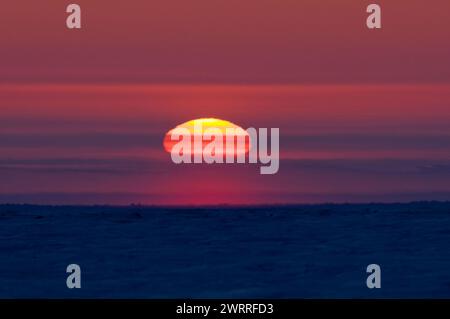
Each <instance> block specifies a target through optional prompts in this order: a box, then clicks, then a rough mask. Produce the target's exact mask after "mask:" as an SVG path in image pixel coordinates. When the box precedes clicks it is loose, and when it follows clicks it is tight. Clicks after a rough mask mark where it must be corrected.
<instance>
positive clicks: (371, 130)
mask: <svg viewBox="0 0 450 319" xmlns="http://www.w3.org/2000/svg"><path fill="white" fill-rule="evenodd" d="M26 2H29V4H26ZM26 2H20V3H18V2H17V3H13V2H10V3H8V4H2V13H1V18H0V39H1V43H2V44H1V48H0V180H1V183H0V203H5V202H20V203H23V202H26V203H50V204H93V203H98V204H103V203H108V204H128V203H132V202H134V203H145V204H220V203H234V204H255V203H298V202H300V203H304V202H345V201H350V202H361V201H365V202H367V201H389V202H391V201H411V200H433V199H437V200H450V182H449V181H450V125H449V124H450V63H449V57H450V41H448V39H449V38H450V2H448V1H444V0H433V1H414V0H413V1H411V0H409V1H406V0H397V1H395V2H393V1H377V3H379V4H381V5H382V9H383V13H382V17H383V29H382V30H368V29H367V28H366V27H365V19H366V16H367V14H366V13H365V8H366V6H367V5H368V4H369V3H372V2H373V1H354V0H352V1H350V0H348V1H346V0H342V1H334V0H333V1H332V0H328V1H325V0H324V1H313V0H311V1H300V0H296V1H294V0H292V1H290V0H266V1H264V0H261V1H235V0H227V1H222V0H220V1H206V0H197V1H195V0H194V1H181V0H167V1H158V2H150V1H141V0H132V1H128V2H117V3H111V1H104V0H96V1H82V0H78V1H75V2H76V3H78V4H80V5H81V8H82V16H83V21H82V24H83V29H82V30H68V29H66V27H65V18H66V16H67V15H66V13H65V7H66V5H67V4H69V2H68V3H64V2H58V3H56V2H55V3H53V2H51V1H47V2H45V3H42V2H39V3H38V2H37V1H26ZM199 117H217V118H222V119H225V120H229V121H232V122H234V123H236V124H238V125H240V126H242V127H243V128H247V127H269V128H270V127H279V128H280V135H281V137H280V148H281V161H280V171H279V173H278V174H276V175H273V176H268V175H260V174H259V165H211V166H208V165H206V164H205V165H175V164H173V163H172V161H171V160H170V155H169V154H167V153H165V152H164V149H163V147H162V139H163V137H164V134H165V133H166V132H167V131H168V130H169V129H171V128H173V127H175V126H176V125H178V124H180V123H183V122H185V121H188V120H191V119H194V118H199Z"/></svg>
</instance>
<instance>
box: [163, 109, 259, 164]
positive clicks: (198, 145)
mask: <svg viewBox="0 0 450 319" xmlns="http://www.w3.org/2000/svg"><path fill="white" fill-rule="evenodd" d="M182 139H189V141H187V142H188V144H189V145H190V147H189V148H187V149H186V148H185V149H184V150H183V152H190V153H191V154H194V153H196V152H203V150H204V148H205V147H207V146H208V145H210V144H211V143H217V148H216V149H215V153H216V154H220V155H227V154H228V155H230V154H231V155H237V154H245V153H247V152H248V151H249V148H250V136H249V134H248V133H247V131H245V130H244V129H243V128H242V127H240V126H239V125H236V124H234V123H232V122H230V121H226V120H222V119H218V118H199V119H194V120H190V121H187V122H184V123H182V124H180V125H177V126H176V127H175V128H173V129H171V130H170V131H168V132H167V133H166V135H165V137H164V141H163V145H164V149H165V150H166V151H167V152H169V153H170V152H172V150H173V147H174V145H176V144H177V143H179V142H180V140H182ZM218 142H219V143H218Z"/></svg>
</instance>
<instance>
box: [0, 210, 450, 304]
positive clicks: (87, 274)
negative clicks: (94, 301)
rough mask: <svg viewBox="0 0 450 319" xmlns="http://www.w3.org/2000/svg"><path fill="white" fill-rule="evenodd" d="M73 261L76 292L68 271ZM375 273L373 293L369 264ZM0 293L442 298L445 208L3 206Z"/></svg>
mask: <svg viewBox="0 0 450 319" xmlns="http://www.w3.org/2000/svg"><path fill="white" fill-rule="evenodd" d="M72 263H76V264H79V265H80V266H81V271H82V279H81V282H82V283H81V285H82V288H81V289H68V288H67V287H66V276H67V274H66V267H67V265H69V264H72ZM372 263H376V264H379V265H380V266H381V269H382V273H381V281H382V288H381V289H368V288H367V287H366V278H367V273H366V267H367V265H368V264H372ZM0 297H2V298H187V297H190V298H259V297H268V298H286V297H289V298H354V297H361V298H390V297H395V298H398V297H412V298H415V297H426V298H427V297H450V203H435V202H430V203H413V204H384V205H382V204H372V205H314V206H306V205H305V206H278V207H253V208H251V207H247V208H232V207H216V208H176V209H175V208H152V207H139V206H130V207H101V206H98V207H45V206H17V205H3V206H0Z"/></svg>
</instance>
